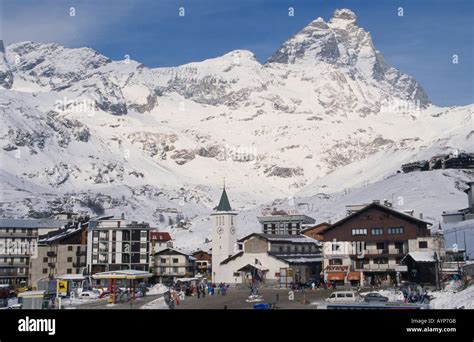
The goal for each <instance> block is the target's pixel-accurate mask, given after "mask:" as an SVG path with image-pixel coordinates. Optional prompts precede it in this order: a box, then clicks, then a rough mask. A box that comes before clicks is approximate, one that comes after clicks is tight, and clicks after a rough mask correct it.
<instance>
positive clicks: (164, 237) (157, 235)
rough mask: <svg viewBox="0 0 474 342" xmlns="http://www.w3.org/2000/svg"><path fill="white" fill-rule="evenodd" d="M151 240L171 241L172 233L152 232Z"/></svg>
mask: <svg viewBox="0 0 474 342" xmlns="http://www.w3.org/2000/svg"><path fill="white" fill-rule="evenodd" d="M150 240H156V241H165V242H166V241H170V240H171V235H170V233H168V232H150Z"/></svg>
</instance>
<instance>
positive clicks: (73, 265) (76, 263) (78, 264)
mask: <svg viewBox="0 0 474 342" xmlns="http://www.w3.org/2000/svg"><path fill="white" fill-rule="evenodd" d="M72 267H76V268H79V267H86V263H85V262H73V263H72Z"/></svg>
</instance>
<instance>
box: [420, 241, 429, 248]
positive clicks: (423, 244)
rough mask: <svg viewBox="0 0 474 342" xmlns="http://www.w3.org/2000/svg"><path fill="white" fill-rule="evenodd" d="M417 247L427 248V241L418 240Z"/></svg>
mask: <svg viewBox="0 0 474 342" xmlns="http://www.w3.org/2000/svg"><path fill="white" fill-rule="evenodd" d="M418 248H428V241H419V242H418Z"/></svg>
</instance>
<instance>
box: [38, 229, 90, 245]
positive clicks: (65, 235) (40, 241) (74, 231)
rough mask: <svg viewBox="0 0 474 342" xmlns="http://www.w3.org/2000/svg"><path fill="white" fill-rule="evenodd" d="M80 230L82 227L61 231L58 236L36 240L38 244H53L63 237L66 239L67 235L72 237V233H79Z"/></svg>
mask: <svg viewBox="0 0 474 342" xmlns="http://www.w3.org/2000/svg"><path fill="white" fill-rule="evenodd" d="M82 229H83V227H82V226H78V227H75V228H69V229H64V231H62V232H61V233H59V234H56V235H53V236H49V237H48V236H46V237H45V238H42V239H40V240H38V243H47V242H53V241H56V240H59V239H62V238H65V237H67V236H69V235H72V234H74V233H77V232H78V231H80V230H82Z"/></svg>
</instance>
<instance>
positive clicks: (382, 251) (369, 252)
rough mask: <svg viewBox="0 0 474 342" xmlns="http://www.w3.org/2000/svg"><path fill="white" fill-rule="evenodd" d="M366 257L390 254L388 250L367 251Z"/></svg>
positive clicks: (365, 252)
mask: <svg viewBox="0 0 474 342" xmlns="http://www.w3.org/2000/svg"><path fill="white" fill-rule="evenodd" d="M364 254H365V255H382V254H389V250H388V249H366V250H365V251H364Z"/></svg>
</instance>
